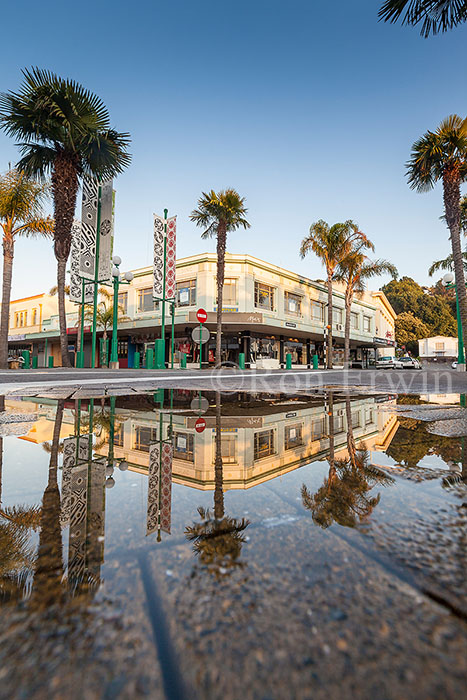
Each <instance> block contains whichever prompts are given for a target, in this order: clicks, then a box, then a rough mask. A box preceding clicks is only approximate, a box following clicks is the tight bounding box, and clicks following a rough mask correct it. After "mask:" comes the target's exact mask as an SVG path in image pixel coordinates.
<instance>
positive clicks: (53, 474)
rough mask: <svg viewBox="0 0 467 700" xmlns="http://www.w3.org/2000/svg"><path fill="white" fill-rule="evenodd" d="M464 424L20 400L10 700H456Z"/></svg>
mask: <svg viewBox="0 0 467 700" xmlns="http://www.w3.org/2000/svg"><path fill="white" fill-rule="evenodd" d="M52 393H53V392H52ZM464 403H465V402H464V400H463V398H461V397H459V395H455V394H452V395H446V396H439V395H438V396H436V397H433V396H432V395H423V394H422V395H417V396H398V397H397V396H396V395H394V394H382V393H381V392H380V393H378V394H375V395H369V394H367V393H364V394H362V393H360V394H359V393H357V392H353V393H352V394H344V393H341V392H340V391H339V389H338V388H336V389H334V391H332V392H329V391H326V392H324V393H321V394H317V393H314V392H313V393H308V394H307V393H306V392H304V391H300V392H297V393H293V394H290V393H288V394H286V393H282V394H268V393H264V392H262V393H255V394H251V393H247V392H245V391H242V392H238V391H236V392H234V391H232V392H230V393H223V394H220V393H219V392H217V393H214V392H209V391H207V392H203V393H202V394H201V393H200V392H197V391H196V392H195V391H190V390H188V389H186V388H185V389H172V390H170V389H165V390H164V389H162V390H159V391H157V392H156V393H150V394H149V393H148V394H144V393H139V392H138V393H136V392H135V393H132V394H130V395H118V396H113V397H109V396H103V394H102V391H101V393H100V395H99V390H98V389H95V390H94V391H91V392H88V393H87V394H86V392H85V390H84V389H83V390H82V392H80V394H79V395H75V396H73V398H71V399H70V398H67V399H63V398H60V399H57V398H54V397H53V396H51V395H48V396H44V397H40V396H34V397H20V396H10V397H6V398H5V399H4V400H3V401H2V403H1V405H0V453H1V462H0V605H1V614H0V697H1V698H39V699H42V698H44V699H45V698H63V697H67V698H83V697H84V698H138V697H148V698H168V699H169V700H171V699H172V698H190V699H191V698H209V699H210V698H232V700H233V699H235V700H236V699H237V698H239V697H245V698H255V699H256V698H258V699H261V700H263V699H264V700H266V699H269V698H280V699H282V698H310V699H311V698H313V699H315V698H338V699H340V698H349V697H355V698H378V699H379V698H383V699H385V698H388V699H389V698H391V699H392V698H397V699H398V698H406V697H409V696H410V697H413V698H423V699H426V698H443V699H444V698H456V700H457V699H458V698H459V697H460V696H462V695H463V694H464V689H465V682H466V676H467V665H466V660H467V603H466V596H465V593H466V580H467V577H466V573H467V570H466V569H467V556H466V554H467V535H466V524H467V523H466V521H467V503H466V500H467V499H466V488H467V486H466V483H467V454H466V453H465V447H467V446H464V437H463V431H462V430H459V431H458V432H459V433H460V435H459V436H458V437H453V436H452V435H451V434H449V435H446V434H445V433H446V430H444V432H443V425H445V426H446V425H450V424H453V423H456V422H457V424H459V423H460V424H462V422H463V421H464V420H465V418H464V411H465V410H466V409H465V408H464V405H463V404H464ZM1 409H3V411H1ZM451 432H452V430H451Z"/></svg>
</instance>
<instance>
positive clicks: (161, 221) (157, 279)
mask: <svg viewBox="0 0 467 700" xmlns="http://www.w3.org/2000/svg"><path fill="white" fill-rule="evenodd" d="M167 214H168V209H164V218H162V217H161V216H158V215H157V214H154V267H153V275H154V278H153V280H154V284H153V299H154V301H159V302H160V303H161V304H162V309H161V338H160V339H158V340H156V368H157V369H165V366H166V365H165V355H166V353H165V304H166V302H169V301H171V302H172V303H173V304H174V305H175V294H176V281H175V264H176V259H175V250H176V231H177V225H176V220H177V217H176V216H172V217H171V218H170V219H168V218H167ZM174 331H175V320H174V318H172V348H173V346H174Z"/></svg>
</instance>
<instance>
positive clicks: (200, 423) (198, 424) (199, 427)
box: [195, 418, 206, 433]
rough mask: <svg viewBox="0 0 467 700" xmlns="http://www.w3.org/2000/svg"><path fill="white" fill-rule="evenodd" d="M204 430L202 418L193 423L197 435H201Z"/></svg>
mask: <svg viewBox="0 0 467 700" xmlns="http://www.w3.org/2000/svg"><path fill="white" fill-rule="evenodd" d="M205 428H206V421H205V420H204V418H198V420H197V421H196V423H195V430H196V432H197V433H203V432H204V430H205Z"/></svg>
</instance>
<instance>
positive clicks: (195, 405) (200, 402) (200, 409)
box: [190, 396, 209, 413]
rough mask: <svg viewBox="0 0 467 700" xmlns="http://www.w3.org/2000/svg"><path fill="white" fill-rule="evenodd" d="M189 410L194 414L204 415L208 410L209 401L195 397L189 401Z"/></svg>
mask: <svg viewBox="0 0 467 700" xmlns="http://www.w3.org/2000/svg"><path fill="white" fill-rule="evenodd" d="M190 408H191V410H192V411H196V413H206V411H207V410H208V408H209V401H208V400H207V398H206V397H205V396H195V397H194V399H192V401H191V404H190Z"/></svg>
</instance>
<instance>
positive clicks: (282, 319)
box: [12, 253, 396, 368]
mask: <svg viewBox="0 0 467 700" xmlns="http://www.w3.org/2000/svg"><path fill="white" fill-rule="evenodd" d="M216 268H217V259H216V256H215V254H213V253H204V254H202V255H194V256H190V257H188V258H182V259H180V260H178V261H177V285H176V286H177V290H176V299H175V305H174V314H173V327H174V335H175V343H174V356H173V359H174V365H175V366H176V365H177V364H178V362H179V359H180V355H181V353H185V354H186V356H187V361H188V364H190V363H196V365H197V366H198V364H199V359H200V358H199V347H198V345H197V344H196V343H194V342H193V341H192V337H191V331H192V330H193V328H194V327H195V326H196V325H197V324H198V321H197V319H196V311H197V309H198V308H203V309H205V310H206V312H207V322H206V326H207V328H208V329H209V331H210V333H211V335H210V339H209V341H208V342H207V343H206V344H205V345H203V346H202V350H201V352H202V358H201V360H202V362H203V364H204V365H205V366H207V365H209V364H213V363H214V353H215V345H216V337H215V334H216V311H217V299H216ZM133 272H134V279H133V281H132V282H131V284H130V285H125V286H124V287H123V286H122V287H121V288H120V290H121V291H120V294H119V302H120V307H121V311H122V314H123V316H124V317H125V320H122V321H119V324H118V356H119V363H120V366H121V367H132V366H133V362H134V356H135V352H139V353H140V356H141V357H142V358H144V356H145V353H146V351H147V349H148V348H151V347H154V342H155V340H156V339H158V338H160V337H161V321H162V309H161V303H160V302H158V301H154V300H153V297H152V287H153V283H152V267H144V268H140V269H137V270H134V271H133ZM42 296H46V295H42ZM17 303H18V302H12V306H13V305H16V304H17ZM55 304H56V301H55ZM47 308H49V307H47ZM15 309H16V307H15ZM171 311H172V304H170V303H166V309H165V319H166V357H168V358H169V359H171V341H170V335H171V325H172V316H171ZM14 313H16V310H15V311H14ZM78 314H79V306H78V305H74V304H68V307H67V321H68V327H69V328H68V333H69V335H70V344H69V348H70V353H71V354H73V352H74V350H75V349H76V338H77V330H78ZM395 317H396V314H395V312H394V310H393V309H392V307H391V305H390V304H389V302H388V300H387V299H386V297H385V295H384V294H383V292H371V291H366V292H365V293H364V294H363V295H362V296H361V297H356V298H355V300H354V302H353V304H352V310H351V353H352V360H353V362H354V363H355V364H356V365H357V366H362V367H365V366H367V365H368V364H369V363H371V362H372V361H373V360H374V358H375V357H376V356H377V354H378V352H380V351H383V352H384V354H385V355H387V354H393V352H394V345H395V342H394V320H395ZM326 322H327V289H326V285H325V283H324V282H321V281H314V280H311V279H307V278H305V277H303V276H300V275H298V274H296V273H294V272H291V271H289V270H285V269H283V268H281V267H278V266H277V265H273V264H271V263H267V262H264V261H262V260H259V259H257V258H254V257H252V256H250V255H240V254H230V253H227V254H226V266H225V282H224V298H223V333H222V359H223V362H225V363H232V364H235V365H236V364H238V360H239V354H240V353H244V355H245V360H246V366H247V367H253V368H254V367H256V368H277V367H280V366H283V365H284V364H285V358H286V355H287V354H290V355H291V356H292V364H293V365H294V366H297V367H306V366H307V365H310V363H311V362H312V356H313V355H318V358H319V362H320V363H322V362H323V360H324V328H325V325H326ZM344 323H345V310H344V288H343V287H342V286H339V285H336V286H335V288H334V293H333V337H334V345H335V347H334V363H335V364H337V365H339V364H342V362H343V348H344ZM90 330H91V329H90V328H89V327H88V326H85V353H86V356H85V363H86V364H88V360H89V356H90V341H91V333H90ZM100 335H102V333H100ZM21 337H22V341H21V342H22V343H28V344H29V346H30V349H31V350H32V351H33V353H37V354H39V355H40V352H41V348H43V347H44V343H45V341H46V340H47V341H48V346H49V348H50V352H52V353H53V354H54V357H56V358H57V359H58V356H59V347H58V316H57V312H56V306H55V310H54V313H52V314H50V313H49V314H48V316H47V317H44V314H43V315H42V317H41V323H40V324H39V325H38V326H35V327H33V328H26V327H24V328H22V333H21ZM86 361H87V362H86ZM39 366H41V363H40V362H39Z"/></svg>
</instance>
